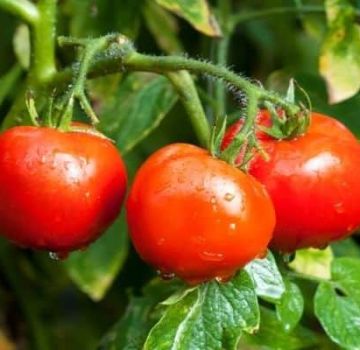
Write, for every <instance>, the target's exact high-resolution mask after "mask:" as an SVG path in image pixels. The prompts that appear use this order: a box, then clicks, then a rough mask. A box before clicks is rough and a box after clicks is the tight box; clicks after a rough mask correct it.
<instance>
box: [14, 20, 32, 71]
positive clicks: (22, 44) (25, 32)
mask: <svg viewBox="0 0 360 350" xmlns="http://www.w3.org/2000/svg"><path fill="white" fill-rule="evenodd" d="M13 43H14V52H15V56H16V58H17V60H18V62H19V63H20V65H21V67H22V68H24V69H28V68H29V66H30V31H29V27H28V26H27V25H25V24H20V25H19V26H18V27H17V28H16V31H15V35H14V41H13Z"/></svg>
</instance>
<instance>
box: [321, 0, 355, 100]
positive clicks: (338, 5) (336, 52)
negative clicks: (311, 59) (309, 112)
mask: <svg viewBox="0 0 360 350" xmlns="http://www.w3.org/2000/svg"><path fill="white" fill-rule="evenodd" d="M325 6H326V12H327V20H328V32H327V35H326V37H325V39H324V42H323V45H322V49H321V56H320V72H321V74H322V76H323V77H324V78H325V80H326V82H327V87H328V93H329V100H330V102H331V103H337V102H341V101H343V100H346V99H348V98H350V97H352V96H354V95H355V94H356V93H357V92H358V91H359V89H360V61H359V56H360V26H359V25H358V24H356V23H355V18H356V11H355V8H354V7H353V6H352V5H351V3H350V1H349V0H327V1H325Z"/></svg>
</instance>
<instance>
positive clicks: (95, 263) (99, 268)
mask: <svg viewBox="0 0 360 350" xmlns="http://www.w3.org/2000/svg"><path fill="white" fill-rule="evenodd" d="M127 252H128V238H127V234H126V223H125V217H124V215H122V216H121V218H119V219H117V220H116V222H115V223H114V224H113V225H112V226H111V227H110V228H109V229H108V230H107V231H106V232H105V234H104V235H103V236H101V237H100V238H99V239H98V240H97V241H96V242H95V243H93V244H91V245H90V246H89V247H88V248H87V249H86V250H85V251H83V252H81V251H80V252H74V253H72V254H71V255H70V256H69V258H68V259H67V260H66V261H65V263H64V265H65V268H66V270H67V271H68V273H69V276H70V277H71V279H72V280H73V281H74V283H75V284H76V285H77V286H78V287H79V288H80V289H81V290H82V291H83V292H84V293H86V294H87V295H88V296H89V297H90V298H91V299H93V300H95V301H98V300H100V299H102V297H103V296H104V295H105V293H106V291H107V290H108V288H109V287H110V286H111V284H112V282H113V280H114V278H115V277H116V275H117V273H118V271H119V269H120V267H121V266H122V264H123V263H124V261H125V258H126V256H127Z"/></svg>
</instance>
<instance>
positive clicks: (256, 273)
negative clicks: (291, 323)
mask: <svg viewBox="0 0 360 350" xmlns="http://www.w3.org/2000/svg"><path fill="white" fill-rule="evenodd" d="M245 270H246V271H247V272H248V273H249V275H250V276H251V277H252V279H253V281H254V284H255V289H256V294H257V295H258V296H259V297H262V298H264V299H266V300H268V301H273V302H276V301H279V300H280V299H281V297H282V295H283V294H284V292H285V285H284V282H283V279H282V276H281V274H280V272H279V269H278V267H277V265H276V261H275V259H274V257H273V255H272V254H271V252H270V251H268V254H267V256H266V257H265V258H264V259H255V260H253V261H252V262H250V263H249V264H247V265H246V267H245Z"/></svg>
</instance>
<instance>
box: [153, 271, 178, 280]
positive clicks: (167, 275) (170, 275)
mask: <svg viewBox="0 0 360 350" xmlns="http://www.w3.org/2000/svg"><path fill="white" fill-rule="evenodd" d="M157 273H158V275H159V276H160V278H161V279H163V280H164V281H170V280H172V279H174V278H175V274H174V273H173V272H164V271H157Z"/></svg>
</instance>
